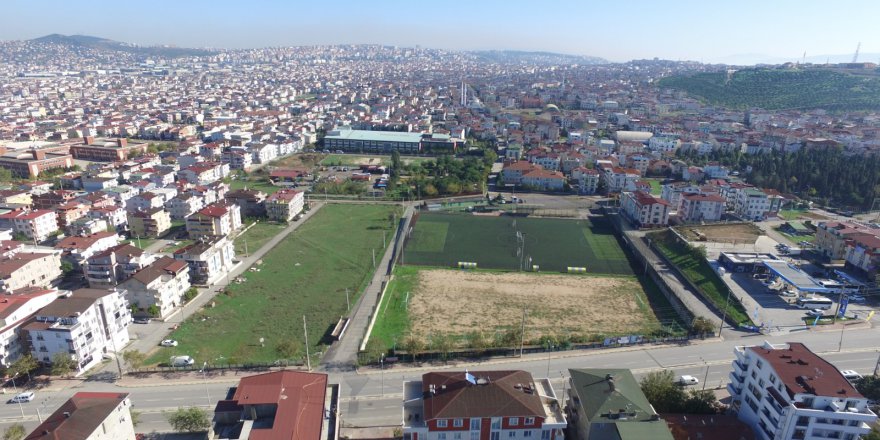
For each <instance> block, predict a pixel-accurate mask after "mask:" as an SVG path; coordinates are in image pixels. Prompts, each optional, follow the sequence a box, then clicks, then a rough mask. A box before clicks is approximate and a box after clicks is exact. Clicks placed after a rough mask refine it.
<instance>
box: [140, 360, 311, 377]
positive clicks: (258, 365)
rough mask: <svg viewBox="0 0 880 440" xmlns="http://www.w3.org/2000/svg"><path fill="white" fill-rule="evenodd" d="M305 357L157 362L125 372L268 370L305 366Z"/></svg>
mask: <svg viewBox="0 0 880 440" xmlns="http://www.w3.org/2000/svg"><path fill="white" fill-rule="evenodd" d="M203 366H204V368H203ZM305 366H306V364H305V359H279V360H277V361H275V362H241V363H239V362H232V363H230V362H214V363H208V364H207V365H204V364H193V365H190V366H188V367H172V366H166V365H163V364H159V365H157V366H153V367H146V368H132V369H127V370H126V371H125V374H154V373H159V374H162V373H190V372H193V371H198V372H202V371H205V372H211V371H228V370H235V371H268V370H270V369H272V368H288V367H305Z"/></svg>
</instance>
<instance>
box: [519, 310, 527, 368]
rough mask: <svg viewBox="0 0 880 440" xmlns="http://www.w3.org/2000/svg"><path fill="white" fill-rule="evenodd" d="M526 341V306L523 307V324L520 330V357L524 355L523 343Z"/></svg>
mask: <svg viewBox="0 0 880 440" xmlns="http://www.w3.org/2000/svg"><path fill="white" fill-rule="evenodd" d="M525 342H526V308H525V307H523V317H522V326H521V327H520V331H519V357H522V356H523V345H525Z"/></svg>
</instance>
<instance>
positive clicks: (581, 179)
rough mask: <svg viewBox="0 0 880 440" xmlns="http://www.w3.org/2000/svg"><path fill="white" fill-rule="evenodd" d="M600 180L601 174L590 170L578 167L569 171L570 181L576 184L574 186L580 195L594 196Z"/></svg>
mask: <svg viewBox="0 0 880 440" xmlns="http://www.w3.org/2000/svg"><path fill="white" fill-rule="evenodd" d="M600 178H601V173H599V171H597V170H594V169H591V168H585V167H578V168H575V169H573V170H572V171H571V179H572V180H574V181H575V182H577V183H576V185H577V189H578V193H580V194H595V193H596V192H598V191H599V179H600Z"/></svg>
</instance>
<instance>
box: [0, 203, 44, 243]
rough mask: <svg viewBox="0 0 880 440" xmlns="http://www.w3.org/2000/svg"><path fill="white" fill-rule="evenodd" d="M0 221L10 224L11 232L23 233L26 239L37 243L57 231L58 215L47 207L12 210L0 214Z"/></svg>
mask: <svg viewBox="0 0 880 440" xmlns="http://www.w3.org/2000/svg"><path fill="white" fill-rule="evenodd" d="M0 221H4V222H6V223H8V224H11V226H12V230H13V232H15V233H18V234H22V235H24V236H25V237H27V239H28V241H35V242H38V243H40V242H43V241H45V240H46V239H48V238H49V237H50V236H52V235H53V234H55V233H56V232H57V231H58V216H57V215H55V211H51V210H48V209H37V210H34V211H29V212H28V211H13V212H9V213H6V214H2V215H0Z"/></svg>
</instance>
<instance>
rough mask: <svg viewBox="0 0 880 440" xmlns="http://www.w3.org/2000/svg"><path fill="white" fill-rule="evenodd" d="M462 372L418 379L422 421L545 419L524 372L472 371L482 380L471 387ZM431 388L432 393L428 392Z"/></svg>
mask: <svg viewBox="0 0 880 440" xmlns="http://www.w3.org/2000/svg"><path fill="white" fill-rule="evenodd" d="M465 374H466V373H465V372H454V371H444V372H434V373H426V374H424V375H423V376H422V393H423V396H424V399H425V401H424V409H425V420H431V419H447V418H469V417H546V416H547V414H546V413H545V412H544V407H543V405H542V404H541V398H540V397H538V390H537V389H536V386H535V383H534V380H533V379H532V375H531V374H530V373H528V372H526V371H520V370H513V371H473V372H471V373H470V374H471V375H473V376H474V377H475V378H477V379H484V380H485V381H486V383H485V384H481V385H474V384H472V383H470V382H468V381H467V380H465ZM432 386H433V390H434V393H433V394H432V393H431V390H432Z"/></svg>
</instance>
